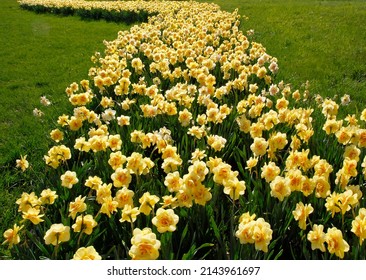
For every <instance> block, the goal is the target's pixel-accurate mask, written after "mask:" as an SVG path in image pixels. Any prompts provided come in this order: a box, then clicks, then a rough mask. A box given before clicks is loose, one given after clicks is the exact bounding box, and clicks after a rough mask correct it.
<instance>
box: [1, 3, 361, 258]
mask: <svg viewBox="0 0 366 280" xmlns="http://www.w3.org/2000/svg"><path fill="white" fill-rule="evenodd" d="M199 2H211V1H199ZM212 2H214V3H217V4H218V5H220V6H221V8H222V9H225V10H228V11H233V10H234V9H236V8H238V9H239V14H240V15H242V16H243V18H244V16H247V17H248V20H244V19H243V18H242V25H241V29H242V30H243V31H244V32H246V31H247V30H250V29H253V30H254V35H253V36H252V37H251V38H252V39H253V40H255V41H257V42H259V43H262V44H263V45H264V46H265V47H266V49H267V52H268V53H269V54H271V55H273V56H275V57H277V58H278V60H279V66H280V72H279V75H278V81H280V80H284V82H285V83H291V84H293V86H294V88H296V87H300V86H301V85H302V84H303V83H305V82H306V81H307V80H308V81H309V82H310V89H311V92H312V93H313V94H321V95H322V96H324V97H325V96H330V97H333V96H335V95H337V96H338V97H341V96H343V95H344V94H349V95H350V96H351V100H352V103H351V104H350V105H349V111H350V112H357V111H358V112H359V111H361V110H362V109H363V108H364V107H365V106H366V102H365V101H364V100H365V98H364V96H365V95H366V63H365V61H366V2H363V1H312V0H305V1H300V0H298V1H295V0H293V1H290V0H285V1H280V0H262V1H261V0H247V1H243V0H234V1H224V0H216V1H212ZM126 28H129V26H126V25H122V24H115V23H107V22H105V21H83V20H80V19H79V18H78V17H60V16H56V15H51V14H35V13H32V12H29V11H24V10H21V9H20V8H19V6H18V4H17V2H16V1H15V0H1V1H0V43H1V46H2V47H1V50H0V83H1V86H0V98H1V101H0V131H1V133H0V193H1V196H0V205H1V206H2V210H3V211H2V214H1V215H0V234H1V236H2V233H3V231H4V230H5V229H6V228H8V227H10V226H12V224H13V222H12V218H13V217H14V216H15V212H16V207H15V201H16V199H17V198H18V196H19V194H21V192H22V191H29V190H31V189H32V186H33V185H34V184H35V181H34V180H32V178H26V177H24V176H19V172H20V171H19V170H16V169H15V160H16V159H17V158H19V157H20V155H24V154H27V155H28V158H27V159H28V160H29V161H30V162H31V165H32V168H34V169H36V170H37V172H39V174H40V176H41V175H42V173H41V172H42V168H43V167H42V155H43V154H45V152H46V151H47V145H48V138H49V137H48V133H49V131H50V129H51V128H53V124H52V122H54V121H56V120H57V117H58V116H59V115H61V114H62V113H67V112H69V111H70V110H71V107H69V105H68V100H67V98H66V95H65V93H64V91H65V88H66V87H67V86H68V85H69V84H71V83H72V82H79V81H80V80H82V79H85V78H87V75H88V70H89V68H90V67H91V66H92V63H91V61H90V57H91V56H92V55H93V54H94V52H95V51H99V52H103V50H104V46H103V40H113V39H115V38H116V37H117V32H118V31H119V30H122V29H126ZM41 96H46V97H47V98H49V99H50V100H51V102H52V105H51V106H50V107H43V106H42V105H41V104H40V97H41ZM34 108H38V109H41V110H42V111H43V112H44V113H45V116H44V117H42V118H36V117H34V116H33V114H32V111H33V109H34ZM344 113H347V108H346V109H345V112H344ZM1 241H2V239H0V243H1ZM1 250H2V248H0V259H1V255H2V253H1V252H2V251H1Z"/></svg>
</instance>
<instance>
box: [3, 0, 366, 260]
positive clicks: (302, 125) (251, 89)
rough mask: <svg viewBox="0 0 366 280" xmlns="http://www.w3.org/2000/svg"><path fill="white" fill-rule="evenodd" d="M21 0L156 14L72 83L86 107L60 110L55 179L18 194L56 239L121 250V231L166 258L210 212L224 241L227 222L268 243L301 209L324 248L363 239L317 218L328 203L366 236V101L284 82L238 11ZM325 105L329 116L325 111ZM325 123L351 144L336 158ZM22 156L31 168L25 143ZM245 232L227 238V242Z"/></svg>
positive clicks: (149, 255) (50, 168) (51, 158)
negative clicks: (365, 204) (343, 111)
mask: <svg viewBox="0 0 366 280" xmlns="http://www.w3.org/2000/svg"><path fill="white" fill-rule="evenodd" d="M21 3H23V4H25V3H27V4H28V5H31V3H36V4H37V5H45V6H47V5H61V6H62V7H69V5H72V7H75V9H76V7H77V9H89V8H90V7H96V6H98V5H102V6H98V7H99V8H100V7H103V9H107V10H108V9H112V10H113V9H117V10H118V9H120V10H122V9H124V8H121V7H122V6H120V5H132V6H133V5H137V6H134V7H135V8H133V9H136V7H139V9H146V10H148V11H149V14H151V16H150V17H149V20H148V22H145V23H142V24H140V25H135V26H133V27H131V28H130V30H126V31H120V32H119V33H118V37H117V38H116V39H115V40H113V41H109V42H107V41H106V42H104V43H105V53H104V55H101V54H100V53H95V55H93V57H92V61H93V62H94V63H95V65H94V66H93V67H92V68H90V69H89V77H88V79H85V80H82V81H80V82H79V83H76V82H73V83H71V84H70V86H68V87H67V88H66V90H65V92H66V96H67V98H68V100H69V101H70V104H71V105H72V106H73V110H72V111H70V112H68V113H65V114H63V115H61V116H60V117H59V118H58V120H57V127H55V128H54V129H53V130H52V131H51V133H50V137H51V139H52V140H53V141H54V142H55V143H54V146H52V147H50V149H49V151H48V153H47V155H45V157H44V160H45V164H46V167H47V174H46V175H47V176H49V177H48V181H49V182H52V188H53V189H54V190H51V189H49V188H46V189H45V190H42V191H40V196H39V197H38V196H37V195H36V194H35V193H34V192H32V193H30V194H28V193H23V195H22V196H21V198H20V199H19V200H18V201H17V204H19V212H21V214H22V218H23V222H27V221H30V222H31V223H32V224H33V225H34V226H35V227H37V225H39V224H42V223H45V224H46V225H47V226H44V227H47V228H48V230H47V232H45V233H44V235H43V236H42V238H43V239H44V242H45V244H47V245H53V246H58V247H62V246H63V245H64V243H69V246H70V248H71V249H70V250H73V252H72V255H74V254H75V255H74V257H73V258H74V259H99V258H101V257H103V258H105V257H109V256H108V254H110V252H111V251H112V248H116V247H115V246H117V245H115V244H121V245H118V246H119V247H118V249H113V250H115V252H116V253H115V254H116V255H115V257H121V256H122V257H124V258H127V257H130V258H132V259H157V258H159V257H162V256H161V254H160V252H161V253H163V252H164V254H165V252H166V249H164V248H163V247H164V246H167V247H169V246H172V244H171V243H172V240H171V239H169V238H171V236H173V237H174V235H179V234H180V235H179V236H180V237H181V239H180V241H179V242H177V244H183V243H184V242H185V241H186V239H188V238H186V235H187V234H188V233H187V232H188V231H189V230H188V229H189V228H194V226H197V224H195V223H201V224H202V227H205V226H207V225H208V224H209V225H210V226H208V227H207V230H204V229H202V230H201V229H197V233H194V234H192V235H191V239H192V240H195V238H198V237H197V236H198V235H199V232H201V237H202V239H204V238H212V236H214V238H215V239H214V241H212V243H214V242H222V243H223V242H229V241H227V240H226V238H224V237H219V236H218V235H219V234H218V233H217V232H218V231H219V228H220V230H222V231H221V232H220V234H221V235H222V236H225V235H227V234H229V235H231V236H232V237H234V236H235V237H237V239H238V240H239V242H240V243H241V244H246V243H249V244H254V245H255V246H254V247H255V250H258V251H262V252H264V253H268V254H269V253H270V252H269V251H270V250H274V249H273V248H274V247H271V246H270V243H271V241H272V236H273V235H276V234H277V235H279V234H281V233H284V232H286V231H288V230H289V229H290V228H291V227H289V226H288V225H289V224H288V223H290V222H291V220H292V218H295V220H296V221H298V226H299V228H300V229H301V230H302V231H306V230H307V225H308V222H309V223H310V224H311V225H312V224H313V223H314V225H313V226H312V230H311V231H309V232H308V240H309V241H310V243H311V249H313V250H315V249H320V251H322V252H324V251H325V245H324V243H326V244H327V245H328V251H329V252H330V253H331V254H334V255H336V256H337V257H339V258H343V257H344V253H345V252H348V251H349V250H350V248H349V245H348V243H347V242H346V241H345V239H344V238H343V234H342V231H340V230H338V229H337V228H335V227H332V228H329V229H328V232H327V233H326V234H325V233H324V232H323V229H324V226H323V225H318V224H320V222H318V221H319V220H322V219H324V218H325V217H327V215H329V216H331V217H327V220H329V219H334V221H335V222H337V220H336V219H337V218H338V216H341V223H342V226H344V225H345V223H344V218H345V216H347V215H348V216H347V217H348V218H350V219H352V220H353V222H352V232H353V233H354V234H355V235H356V236H357V237H359V239H360V243H362V242H363V239H364V238H365V234H364V220H365V219H364V216H365V215H364V214H365V213H364V212H363V210H364V208H361V209H363V210H361V209H360V212H359V216H357V217H355V218H354V217H352V216H351V212H352V213H354V211H355V209H357V208H358V207H360V206H362V201H361V198H362V191H361V187H360V185H361V184H362V183H363V181H364V180H366V157H365V156H364V148H365V147H366V129H365V128H364V127H365V121H366V109H365V110H363V111H362V112H361V115H360V116H359V117H358V116H356V115H349V116H347V117H346V118H345V120H338V119H337V117H338V109H339V105H338V104H337V103H336V102H335V101H334V100H332V99H324V100H323V99H322V98H321V97H316V98H312V97H311V96H310V94H309V91H308V88H305V90H304V92H300V90H293V89H292V88H291V86H290V85H289V84H285V83H284V82H283V81H280V82H276V73H277V72H278V71H279V66H278V62H277V58H275V57H273V56H271V55H269V54H267V52H266V49H265V48H264V47H263V46H262V45H261V44H259V43H257V42H253V41H251V40H250V37H249V36H250V35H245V34H244V33H243V32H242V31H240V29H239V26H240V24H241V22H240V16H239V15H238V11H234V12H232V13H228V12H225V11H222V10H220V9H219V7H218V6H216V5H213V4H203V3H197V2H193V1H190V2H185V1H180V2H175V1H171V2H169V1H161V2H160V1H159V3H155V2H154V1H127V2H124V1H123V2H120V1H116V2H103V3H100V2H90V1H59V0H58V1H56V0H52V1H51V0H43V1H40V0H37V1H36V0H32V1H30V0H27V1H25V0H24V1H22V2H21ZM132 6H131V7H132ZM150 9H152V10H150ZM155 13H156V14H155ZM251 33H252V32H249V33H248V34H251ZM346 99H347V98H345V100H343V101H344V103H347V104H348V101H347V100H346ZM304 101H305V102H304ZM43 102H45V100H43ZM317 102H318V103H317ZM45 104H49V102H46V103H45ZM311 105H314V106H313V107H312V106H311ZM315 111H317V112H318V115H319V118H318V120H315V118H314V113H315ZM321 117H323V118H324V119H325V121H324V125H321V126H319V125H318V124H316V125H314V122H315V121H320V120H319V119H320V118H321ZM319 127H320V129H319ZM323 134H324V135H325V136H326V137H329V139H330V140H329V141H330V142H332V143H333V144H334V146H335V147H336V148H338V149H340V150H341V153H342V154H341V155H340V156H339V157H336V160H335V161H334V162H332V160H334V158H332V157H330V156H329V154H328V153H327V152H324V149H323V150H322V148H321V147H320V146H319V145H314V142H315V143H316V141H317V139H318V136H319V137H323V136H322V135H323ZM332 139H333V141H332ZM362 157H363V160H362ZM340 158H341V160H339V159H340ZM17 166H18V167H19V168H21V169H22V170H23V171H25V170H26V168H27V167H28V165H27V162H26V160H25V156H24V157H22V158H21V159H20V160H19V162H17ZM360 175H363V176H360ZM292 203H293V204H294V205H295V204H296V206H295V207H292ZM289 205H291V206H290V207H289ZM52 206H54V207H55V209H57V211H55V209H53V211H54V212H52ZM226 208H229V209H231V211H226V210H227V209H226ZM288 209H291V210H288ZM350 210H352V211H350ZM272 211H273V213H274V212H275V211H277V212H276V213H277V214H278V213H280V214H278V215H280V216H277V217H276V216H275V215H274V214H272ZM279 211H280V212H279ZM286 211H287V213H290V215H287V216H286V214H284V217H282V215H283V213H285V212H286ZM291 211H292V213H291ZM55 212H57V213H55ZM254 212H255V213H256V214H258V215H259V214H260V215H261V216H262V217H261V218H258V219H256V218H255V217H256V214H252V215H251V214H249V213H254ZM237 213H244V214H240V215H237ZM318 213H322V214H318ZM336 213H340V214H341V215H339V214H337V215H336ZM291 214H292V215H291ZM310 214H312V215H311V216H310ZM206 215H208V217H207V216H206ZM239 216H240V218H239V221H237V217H239ZM203 217H204V218H203ZM216 217H220V218H221V223H220V221H215V218H216ZM276 218H277V219H279V220H281V222H279V221H276ZM285 218H286V219H288V220H286V221H285V222H284V221H283V219H285ZM353 218H354V219H353ZM227 221H230V222H231V226H228V225H227V223H228V222H227ZM315 221H316V222H317V224H315ZM126 222H127V223H126ZM28 224H29V223H28ZM218 224H219V226H218ZM274 226H277V227H279V228H275V227H274ZM141 228H142V230H141ZM229 228H230V229H229ZM234 228H235V229H234ZM272 229H273V230H272ZM21 230H23V231H25V230H26V227H24V228H20V227H19V226H17V225H14V228H13V229H9V230H8V231H6V232H5V233H4V237H5V238H6V241H5V243H8V244H10V245H15V244H18V243H19V242H20V238H19V232H20V231H21ZM292 230H293V228H292ZM284 235H286V234H284ZM210 236H211V237H210ZM98 238H99V239H98ZM126 238H129V239H130V241H128V240H126ZM279 238H281V236H276V239H277V240H279ZM347 238H350V237H349V236H347ZM121 239H122V240H123V241H122V242H121ZM229 239H230V238H229ZM233 239H234V238H231V241H230V242H231V244H230V246H221V247H223V250H225V255H226V254H227V252H226V247H230V248H234V247H235V246H234V242H235V241H237V240H234V241H233ZM199 242H202V243H204V242H205V243H204V244H205V246H206V247H208V246H209V245H207V244H210V243H208V241H206V240H203V241H202V240H200V241H199ZM210 242H211V241H210ZM301 242H302V241H301ZM61 243H62V244H61ZM91 245H93V247H90V246H91ZM220 245H223V244H220ZM226 245H227V244H226ZM275 245H276V244H274V245H273V246H275ZM179 246H181V245H179ZM189 246H190V245H188V247H189ZM195 246H196V244H195V245H194V246H190V247H189V249H187V251H188V252H191V251H192V249H191V248H195ZM205 246H203V247H205ZM309 246H310V245H309ZM65 247H66V245H65ZM197 247H198V246H197ZM65 250H66V249H65ZM180 250H181V249H180V248H178V249H177V251H180ZM122 251H123V252H124V253H122ZM181 253H182V252H181ZM272 253H273V252H272ZM183 254H184V252H183ZM187 254H188V253H187ZM229 254H231V255H230V256H234V253H233V252H229ZM66 255H67V254H66V253H65V256H66ZM72 255H67V256H69V257H71V256H72ZM167 256H169V254H168V255H164V256H163V257H167ZM170 256H171V255H170ZM184 256H187V255H184Z"/></svg>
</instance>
